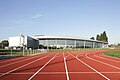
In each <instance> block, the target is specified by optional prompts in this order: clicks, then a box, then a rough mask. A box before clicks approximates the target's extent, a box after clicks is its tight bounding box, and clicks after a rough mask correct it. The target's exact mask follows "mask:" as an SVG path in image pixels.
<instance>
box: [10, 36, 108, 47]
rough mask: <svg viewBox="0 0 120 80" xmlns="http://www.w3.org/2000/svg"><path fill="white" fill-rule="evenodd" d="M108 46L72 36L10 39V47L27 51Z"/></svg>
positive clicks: (15, 37) (105, 43)
mask: <svg viewBox="0 0 120 80" xmlns="http://www.w3.org/2000/svg"><path fill="white" fill-rule="evenodd" d="M107 45H108V43H107V42H102V41H97V40H91V39H85V38H80V37H71V36H44V35H35V36H34V37H30V36H24V35H20V36H14V37H9V47H15V48H17V47H19V48H25V49H65V48H106V47H107Z"/></svg>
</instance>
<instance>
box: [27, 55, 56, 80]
mask: <svg viewBox="0 0 120 80" xmlns="http://www.w3.org/2000/svg"><path fill="white" fill-rule="evenodd" d="M57 55H58V53H57V54H55V56H53V57H52V58H51V59H50V60H49V61H48V62H47V63H46V64H45V65H44V66H42V67H41V68H40V69H39V70H37V71H36V72H35V73H34V74H33V75H32V76H31V77H30V78H29V79H28V80H31V79H33V77H35V76H36V75H37V74H38V73H39V72H40V71H41V70H42V69H43V68H44V67H45V66H47V65H48V64H49V63H50V62H51V61H52V60H53V59H54V58H55V57H56V56H57Z"/></svg>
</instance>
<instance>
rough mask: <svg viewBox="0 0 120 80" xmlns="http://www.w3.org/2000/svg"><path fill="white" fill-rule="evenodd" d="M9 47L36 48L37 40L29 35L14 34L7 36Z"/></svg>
mask: <svg viewBox="0 0 120 80" xmlns="http://www.w3.org/2000/svg"><path fill="white" fill-rule="evenodd" d="M9 47H11V48H15V49H23V48H24V49H38V48H39V41H38V40H37V39H34V38H32V37H30V36H24V35H20V36H14V37H9Z"/></svg>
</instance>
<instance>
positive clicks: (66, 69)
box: [63, 52, 70, 80]
mask: <svg viewBox="0 0 120 80" xmlns="http://www.w3.org/2000/svg"><path fill="white" fill-rule="evenodd" d="M67 57H68V55H67V56H66V57H65V55H64V52H63V58H64V65H65V71H66V77H67V80H70V79H69V75H68V68H67V63H66V58H67Z"/></svg>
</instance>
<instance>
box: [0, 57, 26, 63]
mask: <svg viewBox="0 0 120 80" xmlns="http://www.w3.org/2000/svg"><path fill="white" fill-rule="evenodd" d="M24 58H26V57H16V58H12V59H9V60H6V61H2V62H0V64H1V63H6V62H10V61H15V60H19V59H24Z"/></svg>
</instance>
